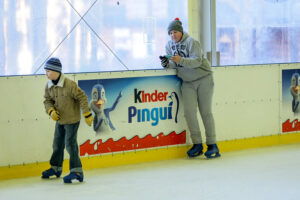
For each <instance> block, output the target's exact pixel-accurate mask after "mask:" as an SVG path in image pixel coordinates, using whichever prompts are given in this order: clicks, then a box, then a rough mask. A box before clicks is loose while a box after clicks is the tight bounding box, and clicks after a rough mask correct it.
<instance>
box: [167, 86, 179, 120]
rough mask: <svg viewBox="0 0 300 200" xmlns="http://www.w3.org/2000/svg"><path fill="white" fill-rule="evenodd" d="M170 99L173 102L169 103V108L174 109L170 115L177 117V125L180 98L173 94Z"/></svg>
mask: <svg viewBox="0 0 300 200" xmlns="http://www.w3.org/2000/svg"><path fill="white" fill-rule="evenodd" d="M169 98H170V99H171V102H170V103H169V107H171V108H174V109H172V112H169V115H172V116H175V118H174V120H175V122H176V123H177V122H178V119H177V116H178V110H179V98H178V95H177V93H176V92H172V93H171V95H170V96H169Z"/></svg>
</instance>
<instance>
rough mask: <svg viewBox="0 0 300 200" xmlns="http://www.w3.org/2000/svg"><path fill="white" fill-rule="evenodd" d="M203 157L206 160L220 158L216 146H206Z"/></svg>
mask: <svg viewBox="0 0 300 200" xmlns="http://www.w3.org/2000/svg"><path fill="white" fill-rule="evenodd" d="M205 156H206V157H207V158H217V157H220V156H221V154H220V152H219V149H218V146H217V144H208V145H207V151H206V152H205Z"/></svg>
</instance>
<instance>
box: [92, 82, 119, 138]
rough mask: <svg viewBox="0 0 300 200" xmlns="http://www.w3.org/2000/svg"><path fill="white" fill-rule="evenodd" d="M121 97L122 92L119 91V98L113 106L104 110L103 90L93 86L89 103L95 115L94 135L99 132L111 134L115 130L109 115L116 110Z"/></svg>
mask: <svg viewBox="0 0 300 200" xmlns="http://www.w3.org/2000/svg"><path fill="white" fill-rule="evenodd" d="M121 97H122V91H120V93H119V96H118V97H117V99H116V100H115V102H114V104H113V106H112V107H111V108H105V105H106V103H107V99H106V96H105V89H104V87H103V85H101V84H96V85H94V87H93V89H92V100H91V101H90V108H91V109H92V111H93V112H94V113H95V117H94V121H93V127H94V131H95V132H96V134H98V133H100V132H111V131H113V130H115V127H114V125H113V124H112V122H111V120H110V116H109V113H110V112H111V111H113V110H114V109H115V108H116V106H117V104H118V103H119V100H120V98H121Z"/></svg>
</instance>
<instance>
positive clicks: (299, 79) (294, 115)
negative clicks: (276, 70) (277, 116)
mask: <svg viewBox="0 0 300 200" xmlns="http://www.w3.org/2000/svg"><path fill="white" fill-rule="evenodd" d="M299 74H300V69H288V70H282V115H281V116H282V132H283V133H285V132H292V131H300V122H299V117H300V105H299V103H300V75H299Z"/></svg>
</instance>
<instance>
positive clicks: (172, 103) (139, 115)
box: [128, 88, 179, 126]
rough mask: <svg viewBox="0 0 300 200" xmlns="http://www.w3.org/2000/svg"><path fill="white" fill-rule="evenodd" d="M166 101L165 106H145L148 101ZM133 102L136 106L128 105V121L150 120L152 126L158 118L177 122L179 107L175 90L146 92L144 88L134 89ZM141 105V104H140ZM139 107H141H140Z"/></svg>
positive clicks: (156, 123)
mask: <svg viewBox="0 0 300 200" xmlns="http://www.w3.org/2000/svg"><path fill="white" fill-rule="evenodd" d="M161 102H166V106H160V107H154V108H153V107H151V108H149V107H148V108H147V105H149V103H160V105H161ZM134 103H135V104H139V105H138V107H139V108H137V106H130V107H128V123H132V122H138V123H142V122H151V125H152V126H157V125H158V123H159V121H160V120H172V119H174V120H175V122H176V123H177V122H178V120H177V115H178V109H179V99H178V95H177V93H176V92H171V93H170V94H169V92H166V91H163V92H160V91H157V90H155V91H154V92H152V93H149V92H148V93H147V92H145V91H144V90H138V89H137V88H135V89H134ZM140 105H142V106H140ZM140 107H141V108H140Z"/></svg>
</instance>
